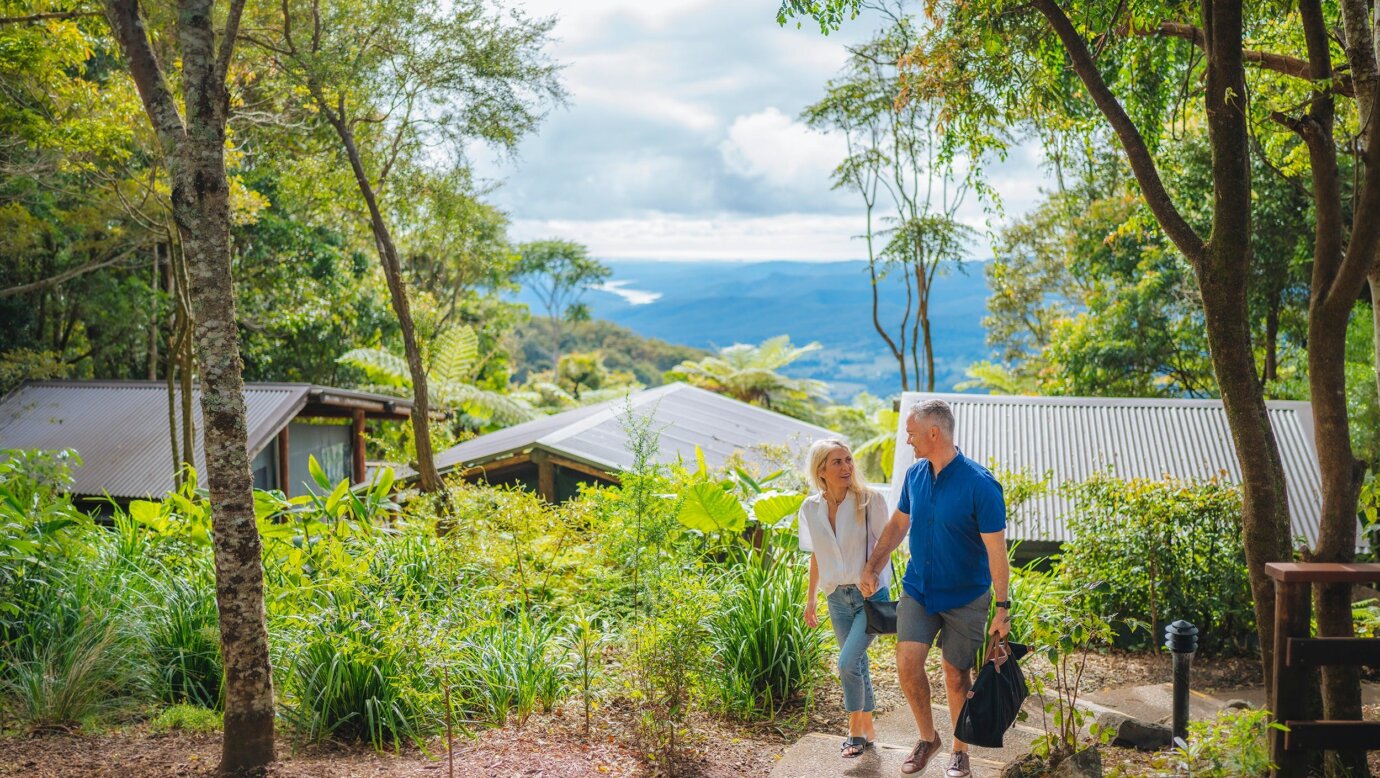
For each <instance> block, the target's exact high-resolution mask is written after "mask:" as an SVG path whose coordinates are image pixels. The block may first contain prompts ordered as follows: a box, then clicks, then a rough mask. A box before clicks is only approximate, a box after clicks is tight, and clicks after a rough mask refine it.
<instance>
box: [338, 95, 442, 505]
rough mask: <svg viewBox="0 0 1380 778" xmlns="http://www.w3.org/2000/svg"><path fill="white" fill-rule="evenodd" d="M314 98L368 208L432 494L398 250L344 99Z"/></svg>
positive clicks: (424, 479) (425, 421)
mask: <svg viewBox="0 0 1380 778" xmlns="http://www.w3.org/2000/svg"><path fill="white" fill-rule="evenodd" d="M311 92H312V96H313V98H315V100H316V102H317V105H318V106H319V107H320V108H321V109H322V113H323V114H325V116H326V120H327V121H328V122H330V124H331V126H332V127H333V128H334V129H335V132H336V135H338V136H339V137H340V143H341V145H342V146H344V148H345V155H346V156H347V157H348V158H349V160H350V169H351V170H353V171H354V174H355V183H356V184H357V185H358V186H359V193H360V195H361V196H363V197H364V202H365V204H366V205H367V206H368V207H369V225H370V227H371V228H372V229H373V232H374V243H375V245H376V247H377V248H378V252H379V259H380V260H381V261H382V263H383V275H384V278H385V279H387V281H388V294H389V296H390V297H391V298H392V302H393V312H394V313H396V314H397V316H398V325H399V327H401V329H402V336H403V351H404V353H405V356H406V357H407V369H408V372H410V373H411V374H412V436H413V438H414V440H415V442H416V445H417V475H418V486H419V487H420V488H421V490H422V491H424V492H434V491H437V490H438V489H440V488H441V476H440V474H438V473H437V472H436V461H435V453H434V452H433V450H432V446H431V402H430V394H429V392H430V390H429V389H428V388H427V375H426V367H425V366H424V365H423V364H422V351H421V348H420V347H419V346H418V345H417V329H416V326H415V325H414V324H413V321H412V306H411V305H410V304H409V302H408V299H407V286H406V283H405V281H404V280H403V273H402V262H401V261H400V260H399V258H398V249H397V247H396V246H395V245H394V244H393V235H392V233H391V232H390V231H389V229H388V223H387V222H386V221H384V218H383V211H382V210H381V209H380V208H379V203H378V196H377V194H376V193H375V192H374V186H373V184H372V183H370V181H369V174H368V173H367V172H366V171H365V170H364V160H363V157H361V156H360V153H359V147H358V146H357V145H356V144H355V136H354V132H353V131H352V130H351V129H350V124H349V122H348V121H347V120H346V115H345V106H344V98H341V100H340V102H339V104H337V105H336V106H335V107H332V106H331V105H330V104H329V103H327V102H326V96H325V93H324V92H323V91H322V90H321V88H320V86H319V85H313V86H312V87H311Z"/></svg>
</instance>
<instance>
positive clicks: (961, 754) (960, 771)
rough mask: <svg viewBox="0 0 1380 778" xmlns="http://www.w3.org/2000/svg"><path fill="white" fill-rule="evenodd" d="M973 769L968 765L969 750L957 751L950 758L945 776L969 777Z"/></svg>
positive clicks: (947, 777)
mask: <svg viewBox="0 0 1380 778" xmlns="http://www.w3.org/2000/svg"><path fill="white" fill-rule="evenodd" d="M972 774H973V770H972V768H971V767H969V766H968V752H967V751H955V752H954V755H953V757H952V758H951V759H949V768H948V769H947V770H945V771H944V776H945V778H968V776H970V775H972Z"/></svg>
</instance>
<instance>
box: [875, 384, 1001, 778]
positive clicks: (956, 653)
mask: <svg viewBox="0 0 1380 778" xmlns="http://www.w3.org/2000/svg"><path fill="white" fill-rule="evenodd" d="M906 442H907V443H909V444H910V446H911V448H912V449H914V451H915V457H916V460H917V461H916V462H915V464H913V465H911V466H910V468H909V469H908V470H906V475H905V480H904V482H903V483H902V487H901V499H900V501H899V502H898V503H897V505H896V512H895V513H893V514H892V515H891V520H890V521H889V522H887V525H886V529H884V530H883V531H882V534H881V537H879V538H878V539H877V545H876V547H875V550H874V551H873V553H872V556H871V557H870V559H869V560H868V563H867V565H866V566H865V567H864V569H863V571H862V579H861V580H860V581H859V584H858V588H859V589H860V590H861V591H862V593H863V595H864V596H871V594H872V592H874V591H875V590H876V588H877V581H878V573H879V572H880V571H881V569H882V568H883V567H884V566H885V565H886V564H888V562H889V560H890V557H891V552H892V551H893V550H895V549H896V547H897V546H898V545H900V543H901V538H903V537H905V535H906V533H907V532H909V533H910V554H911V558H910V564H909V565H907V567H906V574H905V577H904V578H903V579H902V582H901V585H902V591H903V594H902V595H901V601H900V603H899V604H898V605H897V606H896V641H897V642H896V668H897V672H898V674H899V675H900V679H901V690H902V691H903V692H905V695H906V701H907V702H909V703H910V710H911V714H912V715H914V716H915V726H916V728H917V729H918V730H919V734H920V741H919V742H918V743H917V744H916V745H915V748H914V749H913V750H912V751H911V752H910V756H909V758H907V759H906V761H905V763H904V764H902V765H901V772H903V773H906V774H911V773H918V772H920V771H922V770H924V769H925V766H926V765H928V764H929V762H930V760H931V759H932V758H934V755H935V754H937V753H939V749H940V746H941V745H942V744H941V743H940V739H939V734H938V733H937V732H935V729H934V713H933V711H932V710H931V708H930V680H929V677H928V676H927V675H926V674H925V660H926V659H927V658H928V657H929V653H930V646H931V645H933V644H934V639H935V637H936V636H937V635H939V634H941V633H942V634H943V636H944V643H943V659H944V688H945V689H946V690H947V691H948V695H949V714H950V716H952V718H953V720H954V723H955V724H956V723H957V722H958V714H959V712H960V711H962V710H963V701H964V700H965V699H967V696H968V690H969V689H971V688H972V684H973V676H972V671H973V667H974V666H975V665H976V664H977V662H978V653H979V652H980V651H981V650H982V643H983V637H984V629H985V627H986V626H987V611H988V605H989V604H990V603H991V600H992V596H993V593H994V592H995V594H996V599H997V602H996V616H995V618H994V619H993V622H992V630H991V631H992V633H993V634H994V635H996V636H997V637H999V638H1001V637H1006V635H1007V634H1008V633H1009V632H1010V631H1011V624H1010V616H1009V613H1010V608H1011V603H1010V602H1009V601H1008V600H1007V586H1008V584H1009V582H1010V577H1011V576H1010V568H1009V567H1008V565H1007V561H1006V500H1005V498H1004V497H1003V496H1002V489H1001V484H999V483H997V479H996V478H993V477H992V474H991V473H990V472H988V470H987V468H985V467H983V466H982V465H979V464H978V463H976V462H974V461H973V460H971V459H969V458H967V457H965V456H964V455H963V452H961V451H959V450H958V448H957V447H956V446H955V445H954V413H953V410H952V409H951V408H950V407H949V404H948V403H946V402H944V401H943V400H928V401H926V402H923V403H919V404H918V405H915V406H913V407H912V408H911V409H910V412H909V413H908V414H907V415H906ZM970 774H971V767H970V766H969V760H968V745H967V744H966V743H962V742H960V741H958V740H955V741H954V747H953V756H952V757H951V759H950V761H949V767H948V769H947V770H946V771H945V776H947V778H967V776H969V775H970Z"/></svg>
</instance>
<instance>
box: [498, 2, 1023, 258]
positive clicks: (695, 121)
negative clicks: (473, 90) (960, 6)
mask: <svg viewBox="0 0 1380 778" xmlns="http://www.w3.org/2000/svg"><path fill="white" fill-rule="evenodd" d="M514 2H517V3H519V4H521V5H522V6H524V7H525V8H526V9H527V11H528V12H529V13H532V14H534V15H542V16H547V15H555V16H557V17H558V18H559V21H558V23H557V25H556V28H555V32H554V36H555V38H556V39H557V40H556V41H555V43H554V45H553V47H552V52H553V54H554V56H555V58H556V59H557V60H558V61H560V62H562V63H565V65H566V69H565V71H564V74H563V80H564V83H565V85H566V88H567V89H568V90H569V93H570V101H569V105H568V106H567V107H565V108H562V109H557V110H555V111H553V112H552V113H551V115H550V117H549V118H548V119H547V121H546V122H545V124H543V125H542V127H541V129H540V131H539V132H538V133H537V134H536V135H534V136H532V137H530V138H528V139H526V140H525V141H524V142H523V143H522V144H521V146H520V148H519V150H518V154H517V156H516V158H514V159H511V160H504V159H495V158H494V157H493V156H492V155H489V154H485V153H479V154H477V155H476V163H477V167H478V170H479V172H480V174H481V175H483V176H485V177H487V178H491V179H493V180H495V181H500V182H501V185H500V186H499V188H498V189H497V190H496V191H495V192H494V193H493V195H492V196H491V197H492V199H493V200H494V201H495V202H496V204H497V205H498V206H499V207H501V208H503V209H504V210H505V211H507V212H508V213H509V214H510V215H511V217H512V219H513V229H512V233H513V236H514V238H515V239H517V240H529V239H533V238H540V237H561V238H568V239H571V240H576V241H579V242H581V243H584V244H586V245H588V246H589V247H590V249H591V251H592V252H593V253H594V254H595V255H596V256H598V257H602V258H644V259H811V260H827V259H854V258H858V257H860V256H861V255H862V247H861V244H860V243H859V242H858V241H857V240H854V239H853V238H852V236H854V235H856V234H858V233H859V232H860V231H861V229H862V221H861V210H860V208H859V207H858V205H857V204H856V202H855V200H854V198H853V197H850V196H849V195H848V194H847V193H844V192H834V191H831V190H830V187H829V172H830V171H831V170H832V169H833V168H834V166H835V165H837V164H838V162H839V161H840V160H841V159H842V157H843V154H844V152H843V146H842V142H841V140H840V139H838V138H836V137H831V136H828V135H822V134H818V133H815V132H813V131H811V130H809V129H808V128H806V127H804V126H803V125H802V124H801V123H800V122H799V121H797V117H798V116H799V114H800V111H801V110H802V109H803V108H804V107H805V106H807V105H809V104H810V103H812V102H814V101H815V100H817V99H819V97H820V96H821V95H822V94H823V90H824V86H825V83H826V82H827V81H828V80H829V78H830V77H832V76H833V75H834V74H835V73H836V72H837V71H838V70H839V68H840V67H841V66H842V65H843V63H844V60H845V58H846V56H847V52H846V50H845V48H844V47H845V46H846V45H847V44H849V43H855V42H858V41H860V40H862V39H864V38H865V37H866V36H867V35H868V34H869V33H870V31H871V28H872V27H873V21H872V20H869V19H866V18H859V19H857V20H854V21H853V22H851V23H848V24H847V25H845V28H844V30H842V31H841V32H839V33H835V34H833V35H831V36H829V37H825V36H823V35H821V34H820V32H819V29H818V27H817V26H814V25H812V24H810V23H807V24H805V25H804V26H802V27H801V28H800V29H796V27H795V26H794V25H793V24H792V25H789V26H787V27H784V28H783V27H780V26H778V25H777V24H776V3H775V0H564V1H562V0H514ZM1041 178H1042V175H1041V171H1040V169H1039V162H1038V153H1037V152H1036V151H1035V150H1034V149H1029V148H1019V149H1015V150H1013V153H1012V154H1011V156H1010V158H1009V159H1008V161H1007V162H1006V163H1004V164H1003V165H1002V166H1001V167H1000V168H998V169H994V170H992V171H991V173H990V174H989V179H990V180H991V181H992V182H993V183H994V184H995V185H996V187H997V189H998V190H999V191H1000V192H1001V193H1002V195H1003V198H1004V201H1005V209H1006V214H1007V218H1009V217H1010V216H1011V215H1014V214H1019V213H1021V212H1023V211H1025V210H1026V209H1028V208H1029V207H1030V205H1031V204H1032V203H1033V202H1034V201H1035V199H1036V198H1037V197H1038V195H1039V186H1040V182H1041ZM961 216H962V218H963V219H964V220H965V221H967V222H969V223H970V224H972V225H973V226H977V227H982V228H984V229H985V227H986V225H987V224H988V222H989V221H991V220H992V219H991V218H990V217H988V216H986V215H985V214H983V212H982V211H981V209H980V208H978V207H977V206H976V204H970V207H968V208H967V209H966V210H965V211H964V212H963V213H962V214H961ZM973 252H974V254H975V255H977V256H978V257H979V258H986V256H988V255H990V249H989V248H988V245H987V243H986V242H982V243H981V244H980V245H977V246H974V248H973Z"/></svg>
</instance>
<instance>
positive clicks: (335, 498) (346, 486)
mask: <svg viewBox="0 0 1380 778" xmlns="http://www.w3.org/2000/svg"><path fill="white" fill-rule="evenodd" d="M349 493H350V481H349V479H344V480H342V481H341V482H340V483H339V484H337V485H336V487H335V491H333V492H331V496H330V497H327V498H326V513H329V514H330V515H332V516H334V515H335V512H336V508H338V507H339V506H340V501H341V500H343V499H345V496H346V495H348V494H349Z"/></svg>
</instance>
